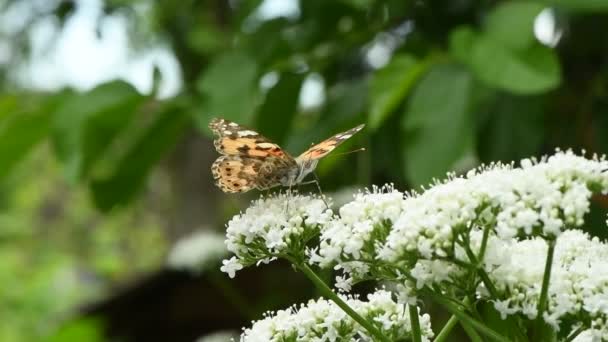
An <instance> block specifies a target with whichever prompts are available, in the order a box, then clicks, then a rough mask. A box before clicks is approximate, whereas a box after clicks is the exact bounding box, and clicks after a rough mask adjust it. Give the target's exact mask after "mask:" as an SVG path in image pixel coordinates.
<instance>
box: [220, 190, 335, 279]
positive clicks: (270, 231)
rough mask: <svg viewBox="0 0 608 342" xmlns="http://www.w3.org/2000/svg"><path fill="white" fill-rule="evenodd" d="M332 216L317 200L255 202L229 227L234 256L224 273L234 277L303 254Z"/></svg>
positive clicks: (292, 197)
mask: <svg viewBox="0 0 608 342" xmlns="http://www.w3.org/2000/svg"><path fill="white" fill-rule="evenodd" d="M332 215H333V214H332V211H331V210H330V209H328V208H327V207H326V204H325V202H324V201H323V200H322V199H321V198H319V197H315V196H303V195H286V194H279V195H277V196H273V197H269V198H261V199H259V200H257V201H255V202H254V203H253V204H252V205H251V206H250V207H249V208H248V209H247V210H246V211H245V213H242V214H240V215H237V216H235V217H234V218H233V219H232V220H230V221H229V222H228V224H227V230H226V241H225V242H226V247H227V248H228V250H229V251H230V252H232V253H234V254H235V256H234V257H232V258H231V259H229V260H224V266H222V271H224V272H226V273H228V274H229V275H230V276H231V277H233V276H234V273H235V272H236V271H237V270H239V269H241V268H243V267H244V266H248V265H251V264H254V263H259V262H269V261H270V260H272V259H273V258H276V257H279V256H284V255H290V253H292V252H293V253H300V254H301V253H303V252H304V250H305V248H306V243H307V242H308V241H309V240H310V239H311V238H313V237H316V236H318V234H319V229H320V227H321V226H322V225H325V224H326V223H327V222H329V221H330V220H331V218H332ZM291 256H293V255H291Z"/></svg>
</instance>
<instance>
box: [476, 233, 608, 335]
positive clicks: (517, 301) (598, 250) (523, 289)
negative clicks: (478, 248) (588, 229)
mask: <svg viewBox="0 0 608 342" xmlns="http://www.w3.org/2000/svg"><path fill="white" fill-rule="evenodd" d="M547 248H548V247H547V243H546V241H544V240H542V239H541V238H534V239H530V240H524V241H517V242H515V241H504V240H499V239H492V240H491V242H490V246H489V248H488V250H489V251H492V252H491V253H488V255H487V256H486V259H485V266H484V267H485V268H486V270H487V271H488V273H489V275H490V278H491V279H492V281H493V283H494V284H495V286H496V288H497V289H498V290H499V292H500V293H501V294H502V297H503V298H504V299H502V300H495V302H494V307H495V308H496V309H497V310H498V311H499V312H500V313H501V315H502V316H503V318H504V317H506V316H507V315H511V314H516V313H520V314H523V315H526V316H527V317H528V318H530V319H534V318H535V317H536V314H537V310H536V308H537V305H538V300H539V298H540V291H541V284H542V281H543V274H544V271H545V269H544V265H545V262H544V261H545V259H546V257H547ZM552 265H553V266H552V270H551V278H550V282H549V293H548V294H549V296H548V306H547V310H546V312H545V313H544V316H543V318H544V320H545V321H546V322H547V323H548V324H550V325H551V326H552V327H553V328H554V329H555V330H559V328H560V324H561V323H562V322H564V321H574V322H578V321H579V320H580V319H581V317H584V318H588V319H589V320H590V323H589V324H590V328H592V330H590V331H589V332H588V333H589V334H592V335H593V336H595V337H596V338H597V339H598V340H600V339H601V340H604V341H605V340H608V244H606V243H602V242H601V241H599V239H597V238H590V237H589V236H588V235H587V234H585V233H583V232H582V231H579V230H570V231H566V232H564V233H563V234H561V235H560V236H559V237H558V238H557V241H556V246H555V253H554V258H553V264H552ZM570 328H572V327H570ZM569 330H570V329H569Z"/></svg>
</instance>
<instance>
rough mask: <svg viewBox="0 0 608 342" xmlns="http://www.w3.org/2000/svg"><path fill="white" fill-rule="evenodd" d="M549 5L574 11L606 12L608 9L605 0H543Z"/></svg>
mask: <svg viewBox="0 0 608 342" xmlns="http://www.w3.org/2000/svg"><path fill="white" fill-rule="evenodd" d="M542 2H543V3H545V4H546V5H547V6H556V7H562V8H565V9H569V10H574V11H581V12H582V11H585V12H587V11H588V12H604V11H608V2H607V1H605V0H543V1H542Z"/></svg>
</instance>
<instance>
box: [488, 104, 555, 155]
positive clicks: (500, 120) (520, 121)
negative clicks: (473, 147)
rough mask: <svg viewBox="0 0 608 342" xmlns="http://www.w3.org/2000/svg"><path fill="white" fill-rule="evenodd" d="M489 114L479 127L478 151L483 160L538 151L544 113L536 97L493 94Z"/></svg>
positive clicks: (541, 137)
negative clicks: (494, 100)
mask: <svg viewBox="0 0 608 342" xmlns="http://www.w3.org/2000/svg"><path fill="white" fill-rule="evenodd" d="M488 111H489V112H490V113H491V116H490V117H489V118H488V121H487V122H486V123H484V124H483V125H482V126H481V129H480V130H479V131H480V132H481V136H480V144H479V152H480V156H481V159H482V160H483V161H487V162H490V161H499V160H500V161H503V162H510V161H513V160H519V159H522V158H525V157H528V156H532V155H538V154H539V153H540V152H541V147H542V143H543V141H544V138H545V128H546V127H545V126H546V124H545V122H546V121H545V116H544V106H543V101H542V99H540V98H538V97H521V96H509V95H505V94H502V95H501V96H499V97H497V100H496V102H495V103H494V105H493V106H492V107H491V108H490V109H488Z"/></svg>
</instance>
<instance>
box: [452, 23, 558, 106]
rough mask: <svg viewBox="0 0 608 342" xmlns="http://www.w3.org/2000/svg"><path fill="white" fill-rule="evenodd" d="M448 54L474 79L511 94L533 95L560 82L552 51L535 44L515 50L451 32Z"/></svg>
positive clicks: (480, 37) (488, 39)
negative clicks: (449, 52)
mask: <svg viewBox="0 0 608 342" xmlns="http://www.w3.org/2000/svg"><path fill="white" fill-rule="evenodd" d="M450 43H451V46H450V49H451V51H452V54H453V55H454V56H455V57H456V58H458V59H459V60H460V61H461V62H463V63H465V64H467V65H468V66H469V67H470V68H471V71H472V72H473V73H474V74H475V76H476V77H477V78H479V79H480V80H482V81H484V82H486V83H487V84H488V85H490V86H493V87H495V88H498V89H503V90H507V91H509V92H512V93H514V94H537V93H543V92H546V91H549V90H551V89H554V88H556V87H557V86H559V84H560V83H561V71H560V64H559V60H558V58H557V55H556V53H555V51H553V50H552V49H550V48H549V47H546V46H543V45H540V43H537V42H535V43H534V44H532V45H531V46H530V47H527V48H525V49H521V50H516V49H511V48H510V47H509V46H507V45H504V44H502V43H501V42H500V41H498V40H495V39H493V38H492V37H490V36H489V35H484V34H477V35H475V34H474V33H473V32H472V31H470V30H469V29H467V28H461V29H458V30H456V31H454V33H453V35H452V36H451V39H450Z"/></svg>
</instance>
